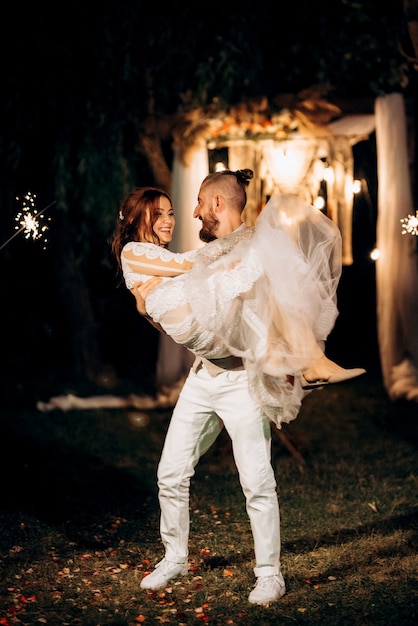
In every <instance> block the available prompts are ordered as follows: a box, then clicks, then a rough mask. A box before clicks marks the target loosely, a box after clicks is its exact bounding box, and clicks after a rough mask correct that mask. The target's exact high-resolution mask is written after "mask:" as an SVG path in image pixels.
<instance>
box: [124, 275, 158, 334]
mask: <svg viewBox="0 0 418 626" xmlns="http://www.w3.org/2000/svg"><path fill="white" fill-rule="evenodd" d="M161 281H162V278H161V277H160V276H153V277H152V278H149V279H148V280H146V281H145V282H144V283H142V282H138V283H135V285H134V286H133V287H132V289H131V293H132V294H133V296H134V298H135V301H136V309H137V311H138V313H140V314H141V315H143V316H144V317H146V318H147V319H148V321H149V322H151V324H153V325H154V326H155V327H156V328H158V330H161V327H160V325H159V324H155V323H154V321H153V320H152V318H151V317H150V316H149V315H148V313H147V309H146V306H145V305H146V299H147V297H148V296H149V294H150V293H151V291H152V290H153V289H155V287H157V286H158V285H159V284H160V283H161Z"/></svg>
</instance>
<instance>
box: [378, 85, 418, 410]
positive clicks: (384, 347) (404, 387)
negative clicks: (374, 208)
mask: <svg viewBox="0 0 418 626" xmlns="http://www.w3.org/2000/svg"><path fill="white" fill-rule="evenodd" d="M375 116H376V120H375V121H376V143H377V173H378V220H377V248H378V250H379V251H380V257H379V259H378V261H377V265H376V289H377V324H378V340H379V351H380V361H381V367H382V375H383V383H384V386H385V389H386V390H387V392H388V394H389V396H390V397H391V398H392V399H396V398H405V399H408V400H415V401H418V272H417V262H418V256H417V247H416V246H417V238H416V236H414V235H409V234H407V235H402V232H401V223H400V220H401V218H404V217H407V215H413V214H415V210H414V208H413V201H412V192H411V180H410V169H409V162H408V149H407V124H406V116H405V107H404V100H403V97H402V96H401V95H400V94H396V93H395V94H390V95H386V96H381V97H379V98H377V100H376V103H375Z"/></svg>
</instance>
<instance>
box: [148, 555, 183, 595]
mask: <svg viewBox="0 0 418 626" xmlns="http://www.w3.org/2000/svg"><path fill="white" fill-rule="evenodd" d="M187 570H188V565H187V563H173V562H172V561H166V559H162V560H161V561H160V562H159V563H157V565H156V566H155V570H154V571H153V572H151V574H148V576H145V577H144V578H143V579H142V580H141V584H140V585H139V586H140V587H141V588H142V589H162V588H163V587H166V586H167V585H168V583H169V582H170V580H171V579H172V578H176V576H184V575H185V574H187Z"/></svg>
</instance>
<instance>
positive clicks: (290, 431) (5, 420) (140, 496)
mask: <svg viewBox="0 0 418 626" xmlns="http://www.w3.org/2000/svg"><path fill="white" fill-rule="evenodd" d="M147 415H148V418H149V419H148V420H143V421H142V422H139V421H138V420H137V417H138V415H137V413H135V411H121V410H92V411H69V412H66V413H64V412H60V411H54V412H51V413H39V412H38V411H36V409H32V408H31V407H23V408H19V407H18V406H17V403H13V405H12V406H11V407H9V408H7V407H6V408H3V409H2V410H1V411H0V435H1V439H0V442H1V443H0V445H1V470H2V471H1V476H2V481H1V483H2V487H1V490H2V498H1V505H0V528H1V535H0V625H7V624H28V625H29V624H30V625H33V624H49V625H52V626H58V625H59V626H63V625H66V624H68V625H71V626H73V625H76V624H80V625H82V626H98V625H100V626H110V625H112V626H133V625H134V624H138V623H144V624H165V623H166V624H177V625H180V624H201V623H203V622H205V623H206V622H207V623H209V624H236V625H239V626H247V625H248V626H273V625H275V624H280V625H281V626H293V625H295V624H299V625H309V626H310V625H312V624H323V625H324V626H337V625H338V626H339V625H344V626H345V625H347V626H357V625H358V626H369V625H370V626H378V625H382V626H383V625H384V626H390V625H392V624H393V625H396V626H403V625H405V626H406V625H408V626H410V625H411V624H413V623H417V622H418V555H417V548H418V456H417V445H418V411H417V405H416V404H415V405H412V406H411V404H408V403H396V404H395V403H391V402H390V401H389V400H388V399H387V397H386V394H385V392H384V390H383V389H382V387H381V384H380V382H376V381H370V380H369V379H368V378H367V377H364V379H358V380H357V381H352V382H350V383H347V384H344V385H335V386H330V387H328V388H325V389H323V390H321V391H315V392H313V393H312V394H310V395H309V396H308V397H307V399H306V400H305V402H304V405H303V407H302V411H301V413H300V415H299V417H298V418H297V420H296V421H295V422H293V423H292V424H291V425H290V426H289V427H288V428H286V429H285V433H286V435H287V436H288V438H289V439H290V440H291V441H292V442H294V443H296V444H297V446H298V449H299V450H300V451H301V453H302V455H303V460H304V462H303V464H301V463H299V462H298V460H297V459H296V458H295V457H294V456H293V455H292V454H291V453H290V452H289V449H288V447H287V446H286V445H284V443H283V441H282V440H281V439H279V437H277V436H275V435H274V436H273V450H272V456H273V464H274V467H275V469H276V476H277V482H278V492H279V497H280V510H281V518H282V526H281V534H282V567H283V572H284V575H285V579H286V584H287V590H288V591H287V594H286V595H285V596H284V598H283V599H282V600H280V602H278V603H277V604H274V605H271V606H270V607H257V606H251V605H249V604H248V602H247V596H248V593H249V592H250V590H251V588H252V586H253V584H254V576H253V571H252V568H253V566H254V561H253V544H252V535H251V532H250V528H249V523H248V518H247V515H246V512H245V505H244V499H243V495H242V492H241V489H240V486H239V482H238V477H237V474H236V471H235V467H234V464H233V461H232V457H231V452H230V448H229V445H228V444H229V442H228V438H227V436H226V434H224V433H223V434H222V435H221V437H220V438H219V440H218V442H217V443H216V445H215V446H214V447H213V448H212V449H211V450H210V451H209V453H208V454H207V455H206V456H205V457H204V458H203V459H202V460H201V463H200V464H199V466H198V468H197V472H196V476H195V477H194V479H193V481H192V488H191V507H190V508H191V535H190V555H189V565H190V571H189V575H188V576H187V577H185V578H184V579H180V580H177V581H175V582H174V583H173V585H172V586H171V587H170V588H167V589H166V590H163V591H161V592H159V593H147V592H144V591H142V590H141V589H140V588H139V582H140V580H141V579H142V576H143V574H144V572H145V571H147V570H150V569H152V568H153V566H154V565H155V563H156V562H157V561H158V560H159V559H160V558H161V557H162V555H163V552H162V546H161V542H160V539H159V531H158V518H159V509H158V503H157V492H156V479H155V474H156V467H157V463H158V459H159V454H160V451H161V447H162V444H163V439H164V434H165V431H166V428H167V426H168V422H169V418H170V411H153V412H150V413H148V414H147ZM138 424H142V425H138Z"/></svg>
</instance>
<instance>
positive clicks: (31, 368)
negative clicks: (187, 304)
mask: <svg viewBox="0 0 418 626" xmlns="http://www.w3.org/2000/svg"><path fill="white" fill-rule="evenodd" d="M0 28H1V32H0V34H1V36H0V45H1V64H2V71H1V77H2V78H1V80H2V98H1V116H0V118H1V138H0V141H1V143H0V159H1V161H0V177H1V187H0V193H1V196H0V203H1V211H0V244H1V243H2V242H5V241H7V239H8V238H9V237H10V236H11V235H12V234H13V232H14V225H15V222H14V218H15V215H16V213H17V210H18V204H17V203H16V200H15V198H16V197H22V196H23V195H24V194H26V193H27V191H29V190H30V191H31V192H32V193H35V194H37V198H38V199H37V208H38V210H41V209H42V208H43V207H44V206H46V205H47V204H49V203H50V202H52V201H56V205H55V206H54V207H52V208H51V209H50V210H49V211H48V212H47V215H48V216H49V217H51V221H50V222H49V223H48V226H49V231H48V245H47V247H46V250H43V249H42V245H41V244H40V242H39V241H32V240H26V239H24V237H23V235H19V236H17V237H16V238H14V239H13V241H11V242H10V243H9V244H8V245H7V246H6V247H4V248H3V249H2V250H1V251H0V272H1V283H0V298H1V304H2V306H1V309H2V322H1V344H2V359H1V371H0V373H1V377H2V381H3V383H2V384H3V386H4V387H3V388H4V393H5V396H6V397H10V398H11V399H14V398H16V397H17V396H18V397H20V398H22V399H25V400H27V401H29V402H33V401H34V400H36V399H39V397H40V396H44V397H45V396H49V395H56V394H59V393H62V392H64V391H65V390H68V389H69V388H71V385H75V386H76V388H77V389H78V390H79V391H81V392H82V391H86V392H88V391H91V390H92V389H94V390H97V389H120V388H121V386H122V387H123V385H124V384H127V385H128V386H129V385H131V386H133V387H134V388H135V387H138V388H140V389H144V390H150V389H151V390H152V388H153V384H154V383H153V376H154V368H155V360H156V356H157V350H158V334H157V333H156V331H154V329H152V327H151V326H150V325H149V324H148V323H147V322H145V321H144V320H142V319H141V318H140V316H138V314H137V313H136V311H135V309H134V306H133V301H132V299H131V296H130V294H129V293H127V292H126V290H125V289H124V288H123V285H120V284H119V278H118V277H117V275H116V268H115V265H114V261H113V259H112V257H111V255H110V248H109V240H110V237H111V233H112V230H113V227H114V223H115V218H116V215H117V207H118V204H119V202H120V200H121V198H122V197H123V196H124V195H125V194H126V193H127V192H128V191H129V190H130V189H131V188H132V187H133V186H135V185H142V184H156V185H158V186H164V185H165V186H167V181H168V183H169V180H170V177H169V176H170V167H171V159H172V151H171V143H172V138H171V136H170V133H169V132H168V131H167V132H164V131H163V130H162V129H164V123H165V121H167V126H169V121H170V119H172V118H173V116H175V115H176V114H177V113H178V112H179V111H182V110H190V109H193V108H196V109H198V108H199V107H204V106H206V105H208V104H209V103H211V102H213V101H214V99H216V101H217V102H225V103H235V102H241V101H245V100H246V99H247V98H252V97H258V96H260V95H266V96H267V97H268V98H273V97H274V96H275V95H276V94H279V93H291V94H297V93H298V92H300V91H301V90H303V89H307V88H309V87H311V86H313V85H322V87H321V89H322V91H323V92H324V94H325V96H326V97H327V98H328V99H329V100H330V101H333V102H335V103H337V104H342V105H343V109H344V110H345V111H347V112H368V113H370V112H373V101H374V98H375V97H376V96H378V95H382V94H384V93H391V92H393V91H401V92H402V93H404V94H405V97H406V100H407V102H408V111H409V112H410V113H411V112H412V115H414V114H415V113H414V111H415V108H416V93H417V90H416V73H414V71H415V70H414V66H413V64H411V63H408V55H409V56H411V57H412V56H413V52H412V48H411V42H410V40H409V38H408V35H407V18H406V16H405V13H404V7H403V3H402V2H399V1H394V0H392V1H391V2H389V3H385V5H384V7H383V5H382V4H381V3H380V2H378V1H373V0H367V1H363V2H349V1H341V2H339V1H336V2H328V1H325V0H324V1H319V2H309V1H300V0H297V1H295V2H292V3H289V5H277V6H275V7H274V8H273V5H272V3H271V2H266V1H261V2H257V3H250V2H248V1H241V2H224V3H222V4H220V5H202V4H201V3H198V2H193V1H192V2H184V1H181V0H176V1H173V2H171V3H170V4H169V6H164V8H162V7H161V6H160V5H159V3H151V2H141V1H134V0H129V1H127V2H120V3H114V2H109V1H106V2H102V3H101V4H100V6H99V7H97V6H96V4H94V6H93V3H89V2H87V3H86V2H79V1H75V2H72V3H66V2H64V3H61V4H60V5H56V6H55V7H52V8H50V7H48V9H46V8H43V7H42V3H41V4H39V3H37V4H30V5H27V4H26V3H20V2H16V3H14V4H13V5H12V6H9V7H8V8H7V13H6V12H5V13H4V15H3V19H2V23H1V27H0ZM149 119H152V120H154V121H155V120H157V121H158V125H156V126H155V127H154V128H158V133H157V132H155V134H158V137H157V140H158V145H159V146H160V148H161V154H162V155H163V156H164V158H165V168H162V169H161V168H160V169H158V168H156V167H155V165H154V164H153V163H151V162H150V160H149V158H148V155H147V152H146V150H144V141H143V139H144V136H145V137H147V138H148V139H149V135H147V132H148V130H149V127H146V124H145V122H146V121H147V120H149ZM147 128H148V130H147ZM152 139H153V140H155V139H156V137H155V136H153V137H152ZM354 154H355V167H356V176H359V177H362V178H363V177H364V178H365V179H366V180H367V185H368V191H369V194H368V195H367V196H364V195H363V196H362V197H359V198H357V199H356V201H355V206H354V218H353V247H354V263H353V265H352V266H350V267H346V268H344V271H343V277H342V280H341V283H340V288H339V309H340V316H339V318H338V320H337V324H336V327H335V329H334V331H333V333H332V335H331V337H330V338H329V342H328V353H329V354H330V356H334V357H336V358H338V359H339V360H340V362H341V363H342V364H343V365H346V366H353V367H354V366H365V367H366V368H367V369H368V370H369V372H370V375H372V376H374V375H375V376H379V359H378V351H377V343H376V319H375V281H374V265H373V263H372V262H371V261H370V260H369V257H368V254H369V252H370V250H371V248H372V247H373V245H374V242H375V225H376V216H377V208H376V196H377V181H376V155H375V145H374V136H373V135H372V136H371V137H370V139H369V141H366V142H361V143H360V144H358V145H357V146H356V147H355V148H354ZM77 385H78V386H77ZM83 385H84V387H83Z"/></svg>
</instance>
